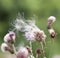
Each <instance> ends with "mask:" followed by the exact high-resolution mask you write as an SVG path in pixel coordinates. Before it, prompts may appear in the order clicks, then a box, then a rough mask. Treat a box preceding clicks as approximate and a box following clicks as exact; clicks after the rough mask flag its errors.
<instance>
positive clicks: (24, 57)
mask: <svg viewBox="0 0 60 58" xmlns="http://www.w3.org/2000/svg"><path fill="white" fill-rule="evenodd" d="M28 55H29V52H28V50H27V49H26V48H25V47H20V49H19V50H18V52H17V58H28Z"/></svg>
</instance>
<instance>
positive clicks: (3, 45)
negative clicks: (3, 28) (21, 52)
mask: <svg viewBox="0 0 60 58" xmlns="http://www.w3.org/2000/svg"><path fill="white" fill-rule="evenodd" d="M1 50H2V52H6V51H9V52H10V53H11V54H14V50H13V47H10V46H8V45H7V44H6V43H2V44H1Z"/></svg>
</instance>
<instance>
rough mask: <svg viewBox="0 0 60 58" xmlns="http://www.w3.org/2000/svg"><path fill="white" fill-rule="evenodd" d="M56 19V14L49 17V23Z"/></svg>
mask: <svg viewBox="0 0 60 58" xmlns="http://www.w3.org/2000/svg"><path fill="white" fill-rule="evenodd" d="M55 21H56V18H55V17H54V16H50V17H49V18H48V24H51V23H53V22H55Z"/></svg>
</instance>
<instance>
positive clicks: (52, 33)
mask: <svg viewBox="0 0 60 58" xmlns="http://www.w3.org/2000/svg"><path fill="white" fill-rule="evenodd" d="M48 31H49V33H50V36H51V37H52V38H54V37H55V36H56V33H55V31H54V30H53V29H49V30H48Z"/></svg>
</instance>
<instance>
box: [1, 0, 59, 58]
mask: <svg viewBox="0 0 60 58" xmlns="http://www.w3.org/2000/svg"><path fill="white" fill-rule="evenodd" d="M18 12H20V13H21V14H22V13H24V16H25V18H29V17H32V16H33V15H36V16H37V17H38V18H37V19H36V25H37V26H38V27H39V28H40V29H42V30H44V31H45V33H46V35H47V39H46V42H47V43H46V49H45V51H46V52H45V54H46V56H47V58H52V56H53V55H55V54H60V36H59V35H60V26H59V25H60V0H0V44H1V43H2V42H3V37H4V35H5V34H6V33H7V32H8V31H9V29H11V27H10V25H11V24H10V23H11V21H13V20H14V19H15V18H16V17H17V13H18ZM51 15H53V16H55V17H56V18H57V20H56V22H55V23H54V24H53V28H54V29H55V30H56V32H57V36H56V38H55V39H54V43H52V40H51V39H50V36H49V33H48V31H47V29H46V24H47V18H48V17H49V16H51ZM22 41H24V43H26V40H25V38H23V36H22V34H21V33H20V34H19V35H18V37H17V39H16V45H19V44H20V43H21V42H22ZM26 44H27V43H26ZM37 47H39V43H33V49H34V50H35V49H36V48H37ZM34 53H35V52H34ZM0 58H3V53H2V52H1V53H0Z"/></svg>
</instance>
